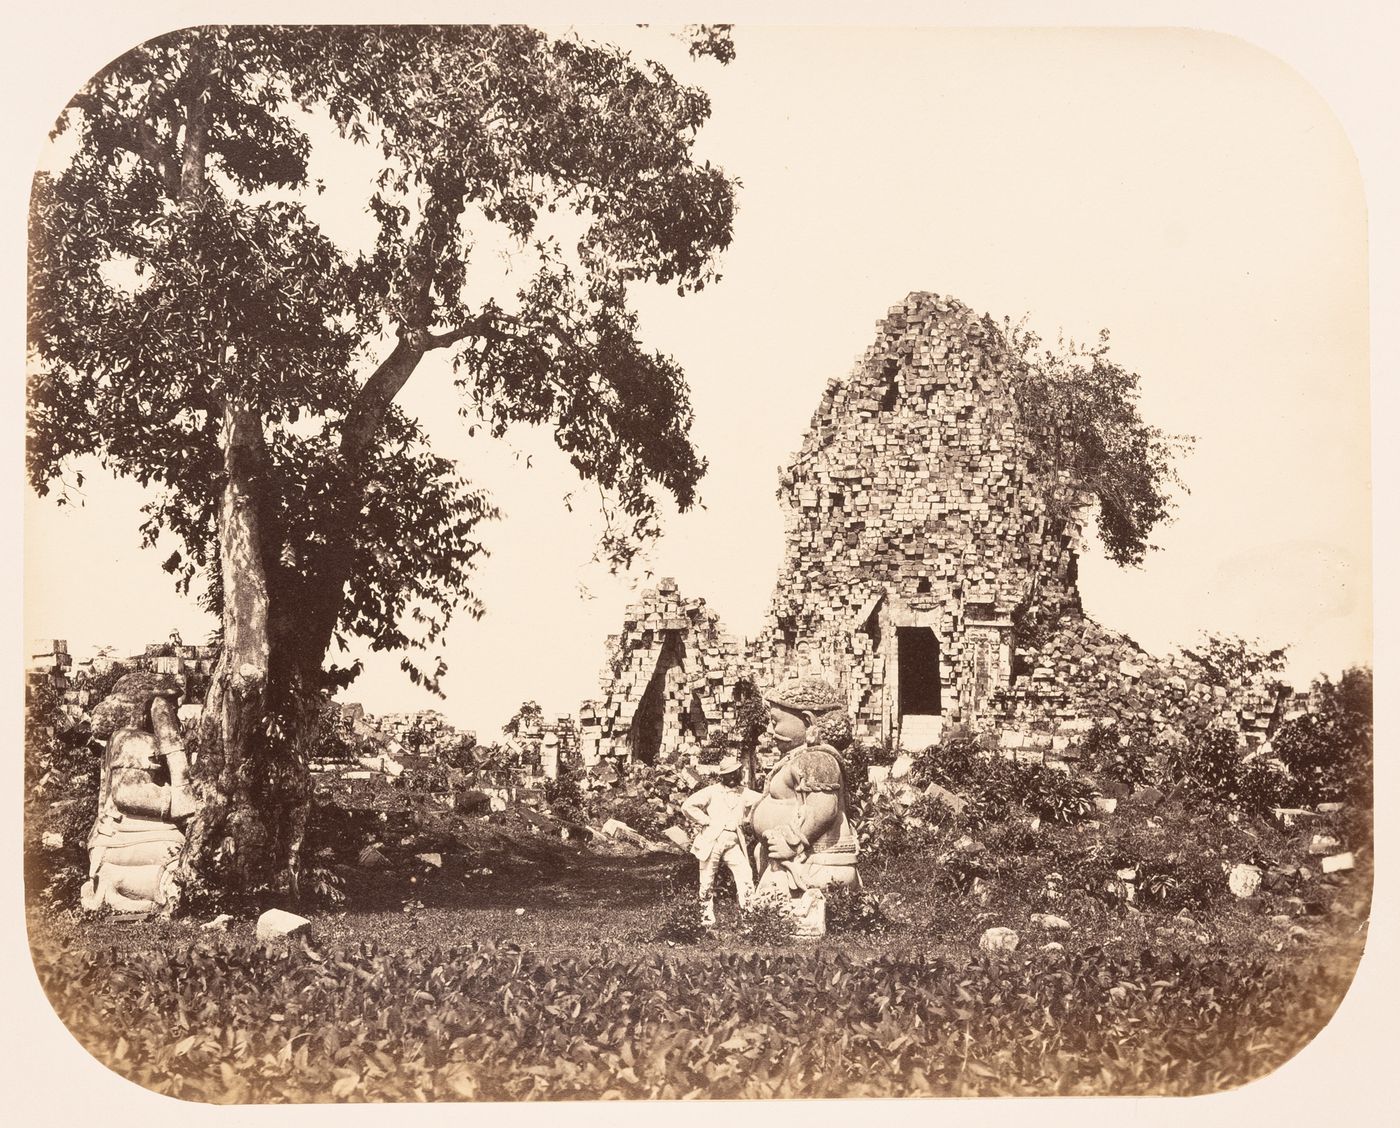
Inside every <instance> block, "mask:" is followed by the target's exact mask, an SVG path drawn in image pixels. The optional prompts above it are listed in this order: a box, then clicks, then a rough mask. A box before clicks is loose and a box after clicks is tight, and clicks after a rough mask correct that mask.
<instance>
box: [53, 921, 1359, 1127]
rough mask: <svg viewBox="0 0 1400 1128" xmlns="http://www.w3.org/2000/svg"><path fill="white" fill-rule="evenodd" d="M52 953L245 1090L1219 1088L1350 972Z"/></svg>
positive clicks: (151, 1066)
mask: <svg viewBox="0 0 1400 1128" xmlns="http://www.w3.org/2000/svg"><path fill="white" fill-rule="evenodd" d="M35 963H36V966H37V968H38V972H39V978H40V981H41V982H42V984H43V986H44V989H45V990H46V991H47V992H48V994H49V997H50V1000H51V1001H52V1003H53V1006H54V1008H55V1010H56V1011H57V1012H58V1014H59V1015H61V1016H62V1018H63V1020H64V1021H65V1023H66V1024H67V1025H68V1027H69V1028H70V1029H71V1030H72V1032H73V1033H74V1035H75V1036H76V1037H77V1038H78V1040H79V1041H80V1042H81V1043H82V1044H83V1045H84V1046H86V1047H87V1049H88V1050H89V1051H90V1052H91V1053H93V1054H94V1055H95V1056H96V1057H97V1058H98V1059H99V1060H100V1061H102V1062H104V1063H105V1064H107V1065H108V1066H109V1067H110V1068H112V1069H113V1070H115V1071H116V1072H118V1073H119V1074H121V1075H123V1076H126V1077H128V1078H130V1079H131V1080H132V1081H134V1082H136V1083H137V1084H140V1085H143V1086H145V1087H146V1088H149V1089H152V1090H154V1091H156V1092H159V1093H164V1094H167V1095H169V1096H174V1097H178V1098H182V1099H185V1100H200V1101H213V1102H233V1103H256V1102H261V1101H292V1102H305V1101H325V1100H331V1101H422V1100H463V1099H468V1100H470V1099H477V1100H524V1099H544V1098H549V1099H597V1098H606V1097H614V1098H616V1097H624V1098H659V1099H679V1098H684V1097H710V1098H716V1099H730V1098H739V1097H798V1096H800V1097H807V1098H812V1097H862V1096H867V1097H876V1096H879V1097H889V1096H911V1095H959V1096H972V1095H995V1094H1014V1095H1018V1096H1026V1095H1048V1094H1056V1093H1059V1094H1091V1093H1115V1094H1118V1095H1136V1094H1154V1095H1155V1094H1186V1093H1203V1092H1211V1091H1217V1090H1220V1089H1224V1088H1228V1087H1232V1086H1235V1085H1239V1084H1242V1083H1244V1082H1246V1081H1248V1080H1250V1079H1252V1078H1254V1077H1258V1076H1260V1075H1262V1074H1265V1073H1267V1072H1268V1071H1269V1070H1271V1069H1273V1068H1275V1067H1276V1066H1278V1065H1279V1064H1281V1063H1282V1062H1284V1061H1286V1060H1287V1059H1288V1058H1289V1057H1291V1056H1292V1055H1293V1054H1294V1053H1296V1052H1297V1051H1298V1050H1299V1049H1300V1048H1301V1046H1302V1045H1303V1044H1304V1043H1306V1042H1307V1041H1308V1039H1310V1038H1311V1037H1312V1036H1313V1034H1314V1033H1315V1032H1316V1031H1318V1030H1319V1029H1321V1027H1322V1026H1323V1025H1324V1024H1325V1023H1326V1022H1327V1020H1328V1019H1329V1018H1330V1017H1331V1014H1332V1012H1333V1010H1334V1009H1335V1007H1336V1004H1337V1002H1338V1001H1339V1000H1340V998H1341V996H1342V994H1343V993H1344V991H1345V989H1346V986H1347V983H1348V980H1349V978H1350V964H1349V961H1338V960H1337V959H1335V958H1328V959H1320V960H1318V961H1316V963H1308V964H1304V965H1302V966H1298V967H1291V966H1286V965H1277V964H1272V963H1263V962H1260V961H1257V960H1238V959H1228V958H1218V957H1215V956H1205V955H1199V956H1187V955H1181V954H1174V955H1170V956H1154V955H1153V954H1152V953H1150V952H1148V951H1145V950H1143V951H1140V952H1138V953H1137V954H1131V955H1129V954H1123V953H1115V952H1113V951H1110V950H1104V949H1095V948H1089V949H1087V950H1085V951H1083V952H1080V953H1074V954H1059V955H1051V954H1042V953H1038V952H1035V951H1030V952H1028V953H1022V952H1018V953H1016V954H1014V955H1013V956H1011V957H1005V958H1000V959H989V958H983V957H979V958H974V959H972V960H970V961H962V960H958V961H949V960H947V959H944V958H939V957H929V956H925V955H920V954H918V953H909V952H906V953H904V954H900V955H893V954H885V955H881V956H879V957H878V958H874V959H853V958H851V957H849V956H847V955H844V954H839V953H838V954H835V955H832V954H831V953H829V952H827V951H825V950H824V949H823V947H822V946H817V947H815V948H801V947H799V948H796V949H793V950H788V951H783V952H777V953H772V954H758V953H754V954H743V953H735V952H716V953H714V954H713V955H708V956H707V957H706V958H705V959H695V958H688V957H686V956H682V955H680V954H677V955H675V956H662V955H659V954H657V953H655V952H653V953H648V954H642V955H633V956H628V957H617V956H612V955H609V954H607V953H606V952H603V953H602V954H601V955H598V956H579V957H569V958H564V959H557V958H556V959H542V958H540V957H539V956H536V955H533V954H531V953H529V952H526V951H522V950H521V949H520V948H519V947H518V946H516V945H514V944H499V943H470V944H466V945H461V946H453V947H449V948H437V947H431V946H427V947H425V946H413V945H407V946H405V945H403V944H397V943H396V944H394V945H392V946H386V945H384V944H379V943H375V942H370V941H359V942H351V943H336V944H330V943H327V944H317V943H314V942H313V943H307V942H304V941H296V940H293V941H291V942H290V943H289V942H281V943H278V944H272V945H257V944H254V943H251V942H249V941H246V940H243V941H240V940H235V939H231V938H229V937H218V938H215V937H210V936H208V935H202V936H199V938H198V939H188V938H185V939H182V940H179V941H172V942H169V943H166V944H163V945H159V946H154V947H151V948H149V949H146V950H141V951H115V952H114V951H101V952H97V951H85V950H81V949H77V948H72V947H62V946H41V947H40V948H38V949H37V950H36V953H35ZM115 1016H120V1020H119V1021H118V1020H117V1019H116V1018H115ZM950 1030H953V1031H955V1033H956V1035H957V1036H956V1037H950V1036H949V1031H950Z"/></svg>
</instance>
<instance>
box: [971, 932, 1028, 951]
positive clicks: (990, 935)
mask: <svg viewBox="0 0 1400 1128" xmlns="http://www.w3.org/2000/svg"><path fill="white" fill-rule="evenodd" d="M1020 942H1021V938H1020V937H1019V936H1018V935H1016V932H1015V930H1014V929H1010V928H989V929H987V931H986V932H984V933H982V939H981V940H980V941H978V944H977V946H978V947H979V948H981V949H982V951H984V952H1014V951H1015V950H1016V945H1017V944H1019V943H1020Z"/></svg>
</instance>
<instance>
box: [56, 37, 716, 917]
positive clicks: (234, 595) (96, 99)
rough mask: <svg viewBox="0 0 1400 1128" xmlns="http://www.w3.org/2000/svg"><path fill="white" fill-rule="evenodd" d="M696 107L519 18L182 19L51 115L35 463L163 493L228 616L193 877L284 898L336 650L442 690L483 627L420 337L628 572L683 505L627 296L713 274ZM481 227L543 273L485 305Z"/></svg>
mask: <svg viewBox="0 0 1400 1128" xmlns="http://www.w3.org/2000/svg"><path fill="white" fill-rule="evenodd" d="M698 53H710V54H714V53H715V52H714V51H713V50H712V49H710V48H708V47H706V46H705V45H704V44H703V43H702V44H701V45H700V48H699V50H698ZM708 114H709V102H708V100H707V98H706V97H705V95H704V94H703V93H702V92H700V91H699V90H697V89H694V88H692V87H688V86H686V85H683V84H681V83H679V82H678V81H676V79H675V78H674V77H673V76H672V75H671V74H669V73H668V72H667V71H666V70H665V69H664V68H663V67H661V66H660V65H657V64H655V63H653V62H648V61H638V60H634V59H633V58H631V57H630V56H629V55H628V54H627V53H625V52H623V51H621V50H619V49H617V48H614V47H610V46H599V45H592V44H589V43H586V42H583V41H581V40H579V39H578V38H576V37H572V36H571V37H565V38H549V37H547V36H545V35H543V34H541V33H539V32H536V31H533V30H529V29H525V28H519V27H431V28H429V27H315V28H306V27H200V28H194V29H190V30H185V31H180V32H176V33H173V34H171V35H167V36H164V37H161V38H159V39H156V40H153V41H151V42H149V43H146V44H143V45H142V46H140V47H138V48H136V49H134V50H132V51H130V52H128V53H127V54H125V55H123V56H122V57H121V58H119V59H117V60H116V61H115V62H114V63H112V64H111V65H110V66H109V67H107V68H106V69H105V70H103V71H102V72H101V73H100V74H98V75H97V76H96V77H95V78H93V79H92V80H91V81H90V82H89V83H87V84H86V85H85V86H84V87H83V88H82V90H81V91H80V92H79V93H78V95H77V96H76V97H75V98H74V99H73V101H72V103H71V104H70V105H69V107H68V108H67V109H66V110H65V112H64V114H63V116H62V118H61V119H60V121H59V122H58V125H57V128H56V131H55V132H56V133H64V132H65V131H66V133H67V137H66V138H64V142H65V143H66V144H67V145H68V146H69V148H70V150H71V153H72V155H71V159H68V160H67V161H66V162H65V163H64V164H63V165H62V166H61V168H60V170H59V171H57V172H56V173H53V174H41V175H40V176H39V177H37V178H36V180H35V184H34V190H33V198H32V209H31V210H32V216H31V272H30V322H29V325H30V351H31V368H32V372H31V377H30V381H29V394H30V400H29V403H30V415H29V444H28V456H29V473H30V477H31V481H32V482H33V484H34V486H35V487H36V488H37V489H38V490H39V491H40V492H41V493H43V492H46V491H48V490H49V489H50V488H51V487H52V486H53V484H54V483H55V482H57V481H60V480H61V478H62V475H63V474H64V473H65V471H66V468H67V467H69V466H70V464H71V463H72V460H73V459H75V458H77V457H79V456H84V455H86V456H97V457H98V458H99V459H100V460H101V461H102V463H103V464H104V465H105V466H106V467H107V468H108V469H109V470H110V471H112V472H114V473H115V474H118V475H124V476H130V477H134V478H136V479H138V480H139V481H140V482H142V483H143V484H146V485H149V486H151V487H152V488H153V489H154V491H155V495H154V499H153V500H152V501H151V502H150V503H149V504H148V506H147V507H146V523H145V525H144V526H143V528H144V532H145V534H146V537H147V539H148V540H149V541H151V542H152V543H154V542H155V541H156V539H157V538H158V537H160V536H163V535H164V536H173V537H174V538H176V540H177V542H178V549H177V551H176V552H175V553H173V554H172V555H171V557H170V558H169V559H168V560H167V562H166V563H167V567H168V568H169V569H170V570H171V571H173V572H175V573H176V574H177V576H178V578H179V581H180V582H181V583H182V584H183V585H184V587H185V589H186V590H188V589H189V586H190V583H191V581H192V580H194V579H195V578H196V577H200V576H202V577H203V578H204V580H205V581H207V584H206V586H207V591H208V593H209V594H208V598H209V599H210V601H211V603H212V606H213V608H214V609H215V610H216V611H217V612H218V613H219V614H220V615H221V620H222V629H223V650H222V657H221V659H220V662H219V666H218V668H217V670H216V673H215V676H214V678H213V682H212V687H211V689H210V692H209V696H208V699H207V701H206V708H205V731H204V739H203V741H202V749H201V755H200V759H199V763H198V767H197V770H196V773H195V787H196V792H197V797H198V800H199V803H198V809H197V812H196V814H195V816H194V817H193V818H192V819H191V822H190V826H189V851H188V856H187V859H186V866H185V873H186V876H187V877H190V876H198V877H202V878H203V879H205V880H206V881H208V882H210V883H212V884H213V885H215V886H217V887H220V888H224V889H230V890H247V891H253V890H256V889H259V888H265V887H267V886H269V885H283V886H285V885H288V884H290V885H291V886H292V887H293V888H294V887H295V882H296V876H297V872H298V865H299V846H300V842H301V837H302V833H303V829H304V822H305V811H306V767H305V748H306V743H307V740H308V737H309V734H310V732H311V730H312V728H313V727H314V717H315V713H316V706H317V702H318V700H319V699H320V697H321V696H322V694H323V693H324V691H326V690H327V689H333V688H335V687H336V686H338V685H343V684H345V683H346V682H347V681H348V680H349V678H350V677H352V676H353V673H354V669H353V668H351V669H348V670H347V669H341V668H337V667H336V666H334V665H328V664H327V658H328V654H329V653H330V649H331V646H332V644H333V642H334V641H335V640H336V639H337V638H341V639H344V638H346V637H348V636H357V637H360V638H363V639H367V640H369V644H370V645H371V646H372V647H373V648H376V649H382V650H401V651H404V652H405V655H406V656H405V659H404V668H405V669H406V670H407V671H408V672H409V674H410V675H411V676H412V677H413V678H414V679H415V680H421V681H426V682H427V683H429V684H430V685H435V684H436V680H437V678H439V677H440V676H441V673H442V668H441V664H440V663H437V664H436V665H434V664H433V663H432V662H430V661H429V662H425V661H422V660H421V655H423V654H426V653H429V652H427V651H426V649H425V648H427V647H430V646H431V645H432V644H433V643H434V642H435V641H436V640H437V639H438V637H439V636H440V634H441V632H442V630H443V628H444V627H445V626H446V624H447V622H448V620H449V618H450V617H451V615H452V613H453V611H454V610H465V611H467V612H468V613H469V614H473V615H476V614H480V612H481V608H480V606H479V605H478V603H477V602H476V600H475V599H474V597H473V595H472V593H471V590H470V588H469V586H468V574H469V572H468V569H469V567H470V565H471V563H472V560H473V557H474V556H475V555H476V554H477V553H478V551H479V548H480V546H479V543H478V541H477V539H476V536H477V526H478V524H479V523H480V522H481V521H482V520H483V519H485V518H487V517H489V516H492V515H493V511H492V509H491V506H490V504H489V502H488V501H487V499H486V497H485V496H484V495H483V494H482V493H480V492H479V491H477V490H476V489H474V488H473V487H472V486H471V485H470V484H469V483H468V481H467V480H466V479H464V478H463V477H462V476H461V475H460V473H459V471H458V468H457V466H456V465H455V464H454V463H453V462H452V461H450V460H449V459H446V458H444V457H441V456H440V455H438V454H435V453H434V452H433V451H432V450H431V449H430V448H429V446H428V444H427V442H426V440H425V436H424V433H423V430H422V428H421V427H420V425H419V423H418V422H417V421H416V420H414V419H412V418H410V417H409V416H408V415H407V414H406V413H405V412H404V411H403V410H402V409H401V408H399V407H397V406H396V405H395V399H396V397H397V396H398V395H399V393H400V391H401V389H403V387H404V385H405V383H406V382H407V381H408V380H409V378H410V377H411V376H412V375H413V373H414V372H415V370H417V369H418V368H419V367H420V365H421V364H422V363H423V361H424V360H425V358H427V357H429V355H430V354H433V353H434V352H438V351H443V352H445V353H446V354H448V355H450V357H451V369H450V371H451V372H452V373H453V379H454V380H455V383H456V385H457V386H458V388H459V389H460V391H461V396H462V405H463V410H464V413H466V414H468V415H469V416H472V417H475V418H476V419H477V420H478V422H479V424H480V425H484V426H485V427H486V428H488V429H489V430H490V431H491V432H492V433H494V434H496V435H497V436H499V435H502V434H503V433H504V432H505V431H506V429H507V428H509V427H510V426H512V425H513V424H516V423H526V424H543V425H548V426H550V427H551V428H552V430H553V433H554V437H555V440H556V441H557V443H558V445H559V447H560V448H561V449H562V450H563V451H564V452H566V453H567V455H568V456H569V459H570V461H571V463H572V465H573V466H574V467H575V468H576V470H577V471H578V473H579V474H580V475H581V476H582V477H584V478H586V479H590V480H593V481H595V482H596V483H598V485H599V487H600V488H601V490H602V491H603V494H604V496H605V497H606V498H608V499H609V500H610V504H611V506H612V511H613V512H614V513H615V514H616V515H618V516H619V518H620V523H619V524H615V525H610V530H611V531H610V532H609V534H607V537H606V541H605V548H606V550H607V552H608V554H609V555H610V556H611V557H613V558H614V559H616V560H622V561H625V560H626V559H627V558H628V557H629V555H630V554H631V553H632V552H634V551H635V547H636V544H637V543H638V541H639V539H641V538H644V537H646V536H648V535H650V534H652V533H653V532H654V531H655V527H656V526H655V519H656V513H657V505H658V495H663V496H664V495H665V494H669V495H670V496H671V497H672V498H673V499H674V501H675V502H676V504H677V505H678V506H679V507H680V508H681V509H684V508H686V507H687V506H689V505H690V504H691V502H692V500H693V497H694V489H695V485H696V482H697V480H698V479H699V477H700V476H701V475H702V473H703V472H704V462H703V460H702V459H701V458H700V457H699V456H698V455H697V453H696V452H695V450H694V448H693V446H692V444H691V442H690V439H689V429H690V423H691V412H690V407H689V403H688V391H687V388H686V384H685V381H684V377H683V374H682V372H681V371H680V369H679V368H678V367H677V366H676V364H675V363H674V362H673V361H672V360H670V359H669V358H667V357H664V356H661V355H658V354H656V353H653V352H650V351H648V350H646V349H645V348H644V347H643V345H642V344H641V343H640V342H639V340H638V337H637V323H636V319H635V316H634V314H633V313H632V312H631V310H630V308H629V304H628V295H627V290H628V286H629V285H630V284H632V283H636V282H639V281H644V280H651V281H655V282H659V283H663V284H667V285H670V286H674V287H676V288H677V289H678V290H679V291H680V292H682V293H684V292H687V291H692V290H698V289H700V288H701V287H702V286H703V285H704V284H705V283H706V281H708V280H711V279H713V278H714V277H715V276H716V275H715V269H716V255H717V254H718V252H719V251H721V250H722V249H723V248H724V247H725V246H727V244H728V242H729V239H730V230H731V224H732V218H733V194H734V183H733V182H732V181H731V180H730V179H729V178H727V177H726V176H725V175H724V173H723V172H722V171H721V170H719V169H717V168H714V167H712V166H710V165H709V164H708V163H704V162H702V161H699V160H698V159H696V158H695V156H694V155H693V151H692V147H693V141H694V139H695V136H696V132H697V130H698V128H699V127H700V126H701V125H702V123H703V122H704V121H705V119H706V118H707V116H708ZM318 122H320V123H322V124H321V125H318V124H317V123H318ZM335 133H338V134H339V136H340V137H341V138H345V139H348V140H349V141H351V142H356V143H359V144H361V145H363V146H366V147H367V148H368V149H369V150H371V151H373V152H375V154H376V156H377V159H378V160H377V163H378V165H379V167H380V169H381V171H380V172H379V175H378V176H377V178H376V179H374V180H373V181H372V182H371V183H370V184H368V185H367V187H366V190H365V193H364V203H365V206H366V207H367V209H368V211H369V213H370V214H371V215H372V216H373V219H374V221H375V222H376V224H377V237H376V238H375V241H374V245H373V247H372V248H368V249H362V250H361V251H359V252H357V253H350V252H348V251H347V250H346V249H345V248H343V247H341V246H339V245H337V243H336V242H334V241H332V240H331V239H330V238H328V237H327V236H326V235H325V234H324V233H323V232H322V230H321V229H320V228H319V227H318V225H317V223H316V222H315V221H314V219H313V216H314V214H315V210H314V209H315V200H316V190H317V189H318V187H320V186H319V185H317V184H316V183H315V181H314V179H312V178H310V177H309V176H308V171H307V169H308V158H309V156H310V153H311V148H312V143H313V139H314V138H318V137H323V136H324V137H329V138H332V139H333V138H334V135H335ZM487 229H492V230H498V231H500V232H502V233H503V234H504V235H505V236H506V237H508V239H509V240H510V241H511V244H512V246H513V247H514V248H515V252H516V256H517V258H518V259H520V260H525V261H528V263H529V266H528V268H527V269H524V270H523V272H522V270H521V268H519V267H518V266H517V271H516V276H517V278H518V279H519V280H518V281H516V282H515V283H514V284H512V285H510V286H508V287H507V290H506V291H502V292H497V293H494V294H491V295H486V296H482V295H481V294H480V293H479V290H480V285H479V282H478V272H477V271H475V270H474V269H473V260H472V252H473V248H474V246H476V245H477V244H478V243H479V242H480V241H481V239H482V237H483V232H484V231H486V230H487ZM564 232H572V234H571V235H569V236H568V237H565V236H564V234H563V233H564ZM522 273H523V277H522V276H521V275H522ZM510 291H513V292H510ZM472 295H476V296H475V299H474V300H473V297H472ZM442 370H443V371H448V369H447V368H446V366H442ZM416 655H418V656H416Z"/></svg>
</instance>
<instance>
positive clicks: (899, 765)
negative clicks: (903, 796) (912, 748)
mask: <svg viewBox="0 0 1400 1128" xmlns="http://www.w3.org/2000/svg"><path fill="white" fill-rule="evenodd" d="M913 766H914V757H913V756H911V755H909V753H907V752H901V753H900V754H899V755H898V756H897V757H896V758H895V761H894V763H893V764H891V765H890V779H903V778H904V777H905V776H907V775H908V774H909V769H910V768H912V767H913Z"/></svg>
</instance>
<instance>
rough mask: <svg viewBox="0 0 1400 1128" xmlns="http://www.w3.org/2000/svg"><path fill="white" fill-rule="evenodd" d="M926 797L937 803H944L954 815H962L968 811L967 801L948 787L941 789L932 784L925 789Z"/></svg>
mask: <svg viewBox="0 0 1400 1128" xmlns="http://www.w3.org/2000/svg"><path fill="white" fill-rule="evenodd" d="M924 796H925V797H926V798H928V799H932V800H934V801H935V802H938V803H942V804H943V806H945V807H947V808H948V810H950V811H952V812H953V814H954V815H961V814H962V813H963V812H964V811H965V810H967V800H966V799H964V798H963V797H962V796H961V795H956V794H954V793H953V792H951V791H949V790H948V789H947V788H946V787H940V786H939V785H938V784H936V783H931V784H929V785H928V786H927V787H925V788H924Z"/></svg>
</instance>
